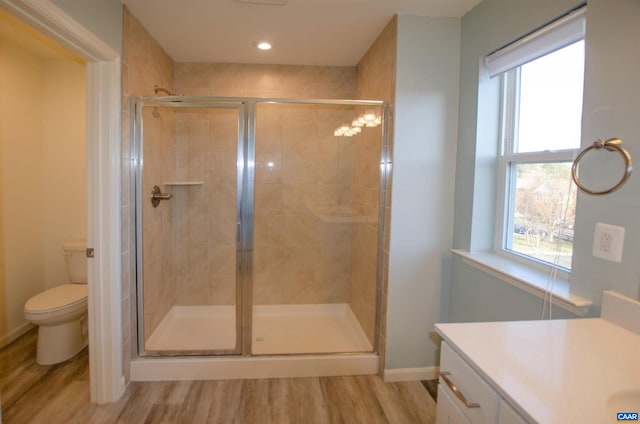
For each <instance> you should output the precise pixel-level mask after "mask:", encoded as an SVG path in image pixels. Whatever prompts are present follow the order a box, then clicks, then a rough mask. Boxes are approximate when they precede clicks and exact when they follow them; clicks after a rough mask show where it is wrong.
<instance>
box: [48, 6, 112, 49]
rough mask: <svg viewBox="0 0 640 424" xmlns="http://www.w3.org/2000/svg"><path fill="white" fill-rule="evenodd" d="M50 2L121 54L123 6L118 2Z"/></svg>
mask: <svg viewBox="0 0 640 424" xmlns="http://www.w3.org/2000/svg"><path fill="white" fill-rule="evenodd" d="M51 1H52V2H53V3H55V5H56V6H58V7H59V8H60V9H62V10H63V11H64V12H65V13H67V14H68V15H69V16H70V17H72V18H73V19H75V20H76V21H78V23H79V24H81V25H82V26H84V27H85V28H86V29H88V30H89V31H91V32H92V33H93V34H94V35H95V36H97V37H98V38H100V39H101V40H102V41H104V42H105V43H107V44H108V45H109V46H110V47H111V48H112V49H114V50H115V51H116V52H118V53H120V54H122V13H123V6H122V3H121V2H120V1H119V0H51Z"/></svg>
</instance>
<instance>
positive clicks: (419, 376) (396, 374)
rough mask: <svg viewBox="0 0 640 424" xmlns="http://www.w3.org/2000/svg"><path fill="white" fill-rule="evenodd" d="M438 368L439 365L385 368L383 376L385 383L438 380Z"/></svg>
mask: <svg viewBox="0 0 640 424" xmlns="http://www.w3.org/2000/svg"><path fill="white" fill-rule="evenodd" d="M438 370H439V367H422V368H396V369H392V370H384V374H383V378H384V382H385V383H395V382H399V381H420V380H437V379H438Z"/></svg>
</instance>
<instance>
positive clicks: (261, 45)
mask: <svg viewBox="0 0 640 424" xmlns="http://www.w3.org/2000/svg"><path fill="white" fill-rule="evenodd" d="M256 47H257V48H259V49H260V50H271V47H272V46H271V43H270V42H268V41H258V42H256Z"/></svg>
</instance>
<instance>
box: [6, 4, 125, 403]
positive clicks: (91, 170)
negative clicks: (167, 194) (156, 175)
mask: <svg viewBox="0 0 640 424" xmlns="http://www.w3.org/2000/svg"><path fill="white" fill-rule="evenodd" d="M0 7H1V8H3V9H4V10H6V11H7V12H9V13H10V14H12V15H14V16H16V17H17V18H19V19H21V20H23V21H24V22H26V23H28V24H29V25H31V26H32V27H34V28H36V29H37V30H39V31H41V32H43V33H44V34H46V35H47V36H49V37H51V38H52V39H54V40H56V41H58V42H59V43H61V44H62V45H63V46H65V47H66V48H68V49H69V50H71V51H73V52H75V53H77V54H78V55H80V56H81V57H83V58H84V59H85V60H86V62H87V227H88V228H87V245H88V247H92V248H94V249H95V256H94V258H93V259H91V260H89V261H88V262H89V266H88V279H89V281H88V288H89V367H90V387H91V401H92V402H94V403H108V402H114V401H116V400H117V399H118V398H120V396H121V395H122V393H123V392H124V389H125V381H124V369H123V368H124V364H123V351H122V350H123V340H122V337H123V330H122V319H123V316H122V265H121V263H122V244H121V238H122V229H121V227H122V225H121V216H122V215H121V214H122V212H121V211H122V197H121V162H122V156H121V114H122V106H121V99H122V94H121V66H120V55H119V53H118V52H116V51H115V50H113V49H112V48H111V47H110V46H108V45H107V44H105V43H104V42H103V41H102V40H100V39H99V38H97V37H96V36H95V35H94V34H93V33H91V32H89V31H88V30H87V29H85V28H84V27H83V26H81V25H80V24H78V23H77V22H76V21H75V20H73V19H72V18H70V17H69V16H68V15H67V14H66V13H64V12H63V11H62V10H61V9H59V8H58V7H57V6H56V5H54V4H53V3H52V2H51V1H50V0H0Z"/></svg>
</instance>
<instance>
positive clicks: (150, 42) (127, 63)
mask: <svg viewBox="0 0 640 424" xmlns="http://www.w3.org/2000/svg"><path fill="white" fill-rule="evenodd" d="M123 30H124V34H123V42H124V45H123V53H122V95H123V98H122V107H123V110H122V154H123V158H122V284H123V287H122V296H123V299H122V310H123V313H124V319H123V323H124V329H123V340H124V346H123V353H124V372H125V379H126V380H127V381H129V361H130V359H131V356H132V355H135V350H136V336H137V334H136V331H135V328H136V317H135V313H136V305H135V302H136V294H135V290H136V288H135V278H136V276H135V239H134V225H135V222H134V219H135V218H134V207H135V206H134V198H133V194H134V193H133V190H132V179H133V165H134V163H133V152H132V138H131V134H130V125H131V119H130V109H129V107H130V105H129V96H130V95H131V94H142V95H147V96H150V95H153V94H154V92H153V86H154V84H157V85H158V86H161V87H166V88H168V89H171V86H172V84H173V61H172V60H171V58H170V57H169V56H168V55H167V54H166V53H165V52H164V50H162V48H161V47H160V45H159V44H158V43H157V42H156V41H155V40H154V39H153V38H152V37H151V36H150V35H149V33H148V32H147V31H146V30H145V29H144V27H142V25H141V24H140V22H138V20H137V19H136V18H135V17H133V16H132V15H131V14H130V13H129V11H128V10H127V9H126V8H125V11H124V28H123ZM150 121H151V122H154V121H153V120H151V119H150ZM155 122H156V123H160V122H164V124H160V125H157V126H154V125H150V126H149V131H151V132H154V129H153V128H154V127H155V130H160V127H161V126H162V125H164V126H165V128H167V127H168V126H170V124H169V123H168V121H167V120H166V119H158V120H155ZM156 132H157V133H158V134H159V133H163V135H162V136H161V137H165V135H164V132H163V131H156ZM166 134H167V135H170V134H171V132H170V131H169V132H166ZM160 145H162V142H160V144H159V146H160ZM159 146H158V147H159ZM156 150H157V151H158V152H159V150H158V149H156ZM158 154H159V153H158ZM154 172H158V171H154ZM149 191H150V188H149ZM152 221H154V220H152ZM154 222H155V225H157V226H162V218H161V217H160V218H159V219H156V220H155V221H154ZM149 254H150V255H151V256H154V261H155V262H156V263H157V262H158V261H161V255H162V252H151V253H149ZM152 262H153V261H152ZM149 272H153V271H149ZM166 281H167V280H164V282H166ZM160 294H162V295H161V298H160V299H157V303H156V304H154V306H153V307H156V308H157V313H155V314H154V316H156V317H159V316H161V315H162V312H161V311H162V310H163V309H166V308H167V307H168V305H170V302H171V298H170V293H169V290H168V289H167V288H166V287H165V288H161V290H159V293H158V296H160Z"/></svg>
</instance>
